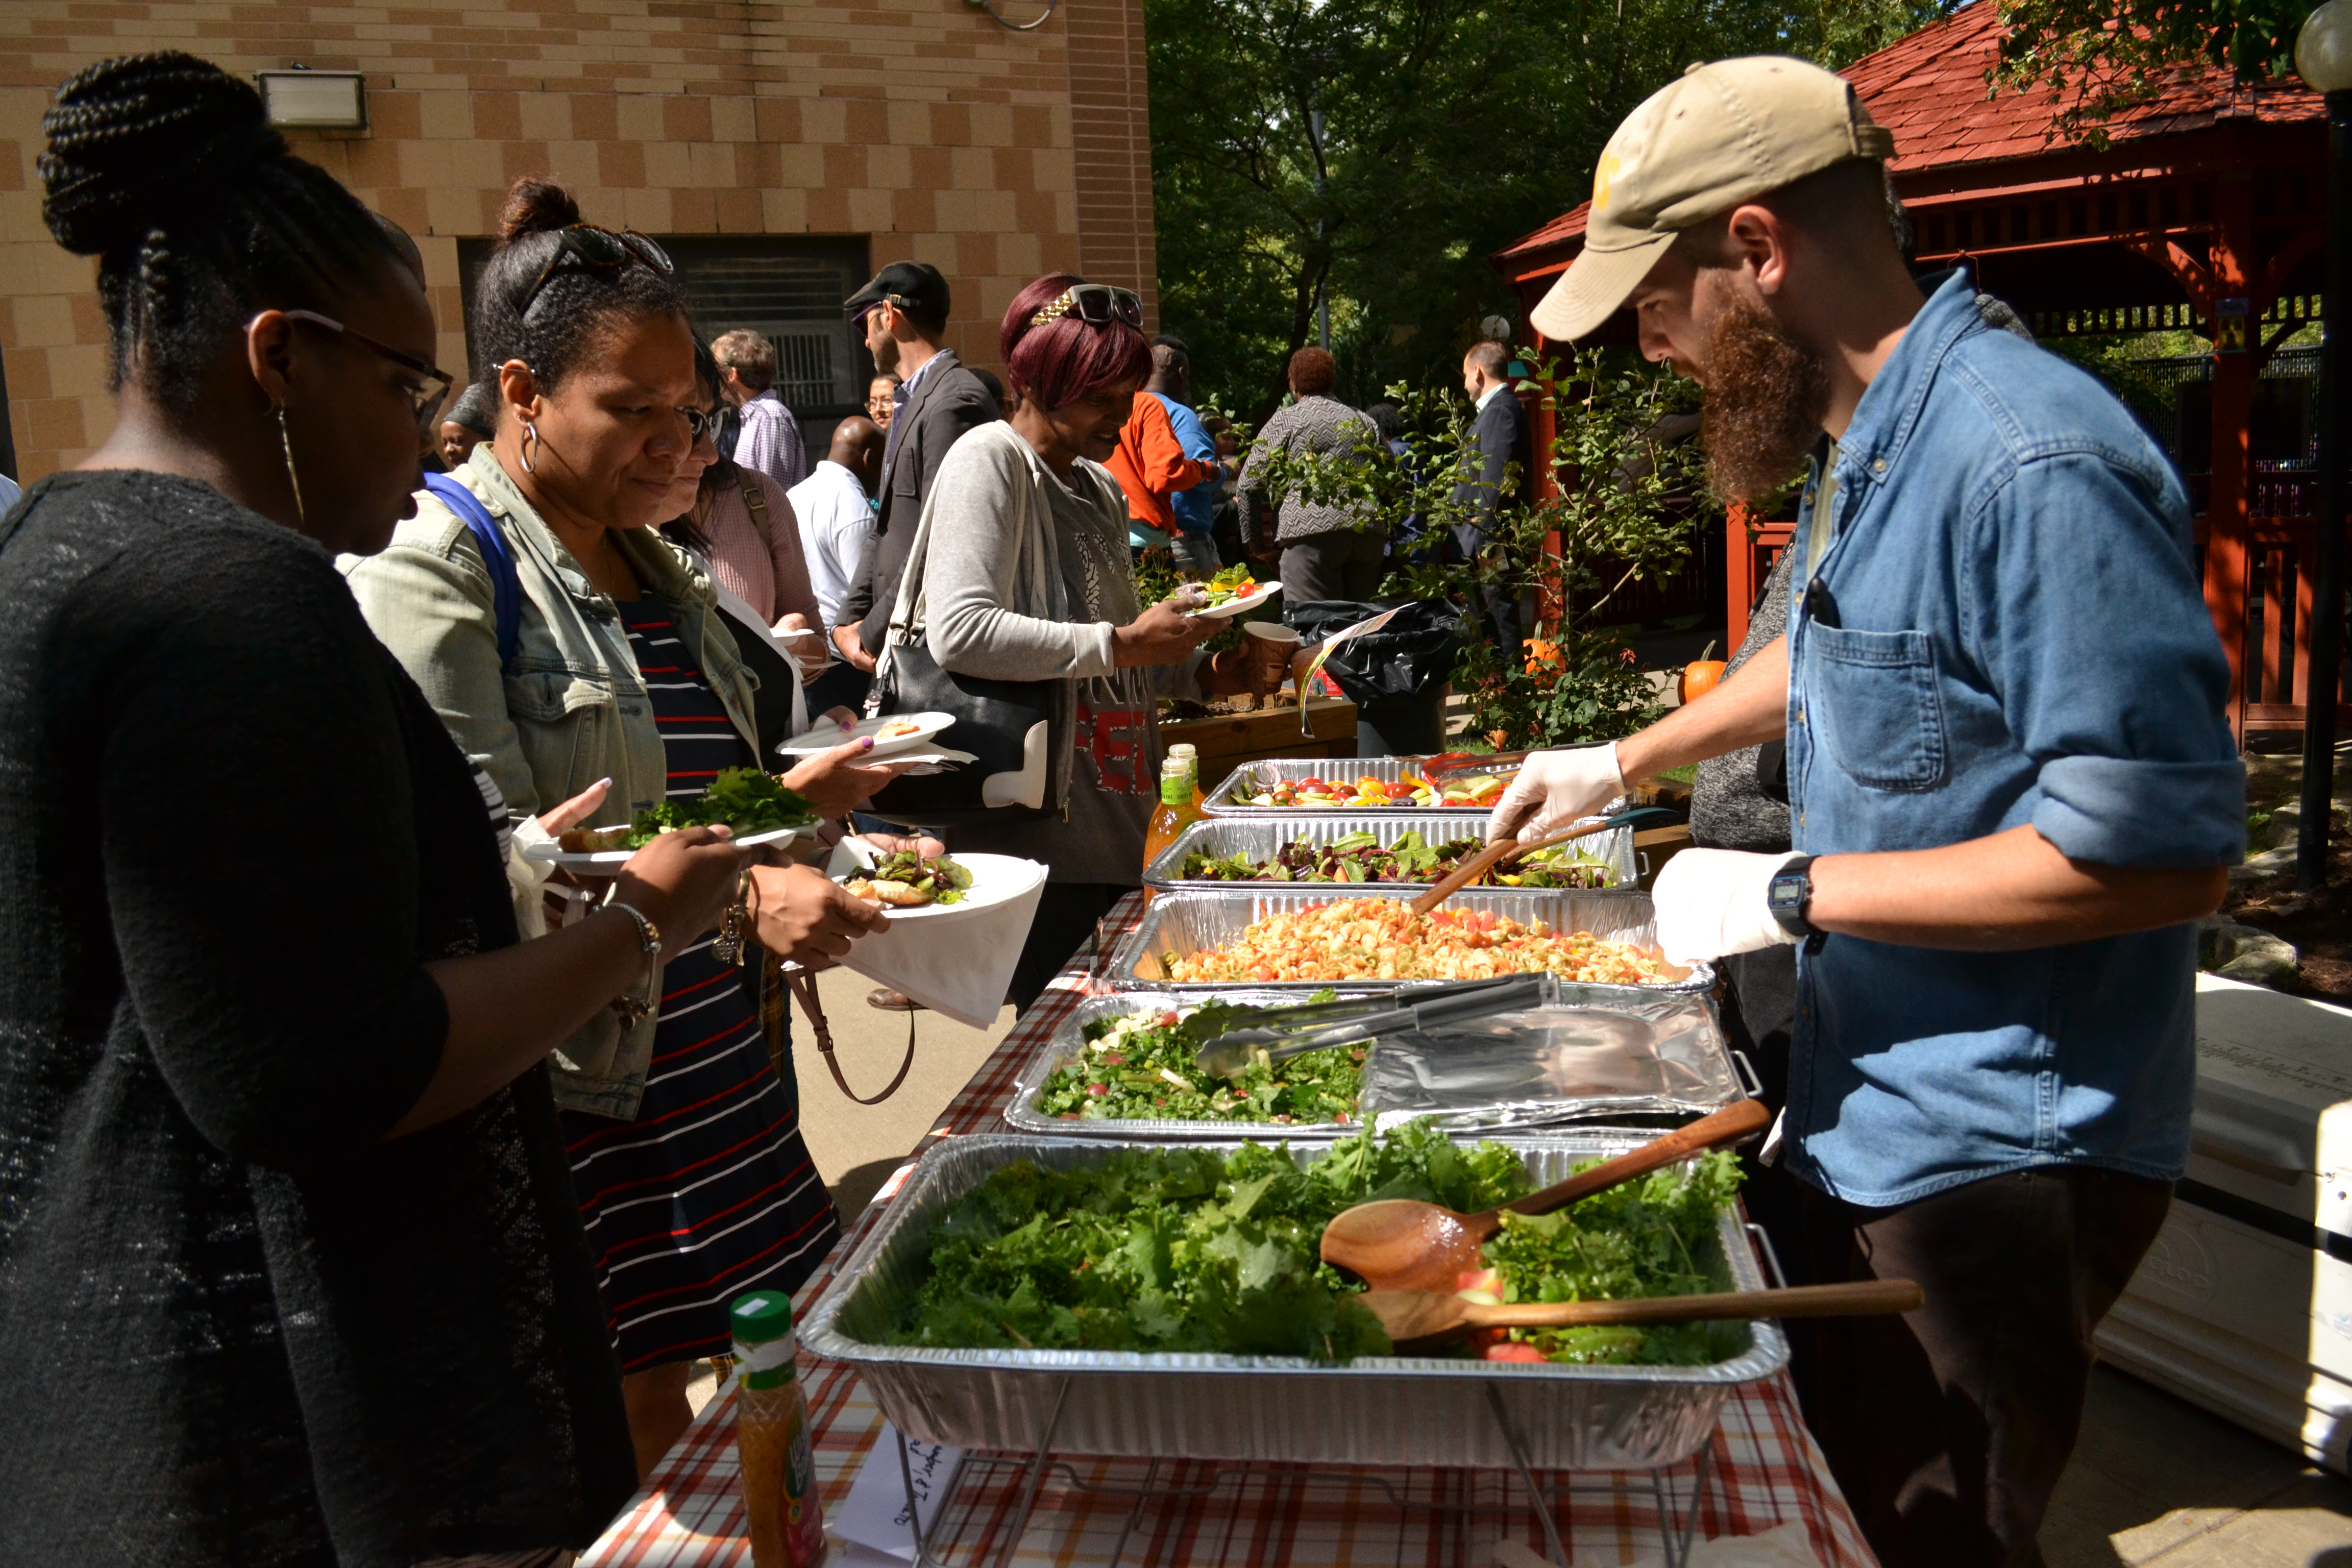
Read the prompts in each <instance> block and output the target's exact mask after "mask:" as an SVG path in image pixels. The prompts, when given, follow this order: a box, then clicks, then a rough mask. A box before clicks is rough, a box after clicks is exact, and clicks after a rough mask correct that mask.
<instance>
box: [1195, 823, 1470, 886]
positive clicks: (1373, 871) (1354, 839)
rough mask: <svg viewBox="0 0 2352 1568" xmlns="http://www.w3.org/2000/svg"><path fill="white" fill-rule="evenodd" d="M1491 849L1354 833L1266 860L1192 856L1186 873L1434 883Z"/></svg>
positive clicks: (1202, 878)
mask: <svg viewBox="0 0 2352 1568" xmlns="http://www.w3.org/2000/svg"><path fill="white" fill-rule="evenodd" d="M1485 847H1486V840H1485V839H1483V838H1449V839H1446V840H1445V841H1444V842H1443V843H1439V844H1432V843H1430V842H1429V841H1428V840H1427V839H1426V838H1424V837H1422V834H1421V830H1420V829H1419V828H1417V827H1416V828H1408V829H1407V830H1406V831H1405V834H1404V836H1403V837H1401V838H1399V839H1398V840H1397V841H1396V842H1395V843H1394V844H1391V845H1388V846H1386V847H1383V846H1382V845H1381V841H1380V840H1379V838H1377V837H1374V836H1373V835H1371V834H1370V833H1350V834H1348V835H1346V836H1344V837H1339V838H1335V839H1333V840H1332V841H1331V842H1330V843H1328V844H1317V843H1314V842H1312V841H1311V840H1308V839H1305V838H1294V839H1292V840H1291V841H1290V842H1289V843H1287V844H1285V845H1283V846H1282V847H1280V848H1278V849H1276V851H1275V852H1274V853H1273V854H1272V855H1270V856H1266V857H1265V858H1260V857H1258V856H1256V855H1253V854H1251V853H1250V852H1249V851H1248V850H1246V849H1238V850H1235V851H1234V853H1233V854H1231V855H1202V854H1197V853H1196V854H1192V855H1187V856H1186V857H1184V869H1183V873H1182V874H1183V878H1184V879H1185V880H1186V881H1194V882H1434V881H1436V880H1437V879H1439V878H1441V877H1443V876H1444V875H1445V874H1446V873H1447V872H1448V871H1451V870H1453V869H1454V868H1455V867H1456V866H1459V865H1460V864H1462V862H1463V861H1464V860H1465V859H1467V858H1470V857H1471V856H1473V855H1475V854H1476V853H1478V851H1479V850H1481V849H1484V848H1485Z"/></svg>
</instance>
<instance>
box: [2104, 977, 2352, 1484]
mask: <svg viewBox="0 0 2352 1568" xmlns="http://www.w3.org/2000/svg"><path fill="white" fill-rule="evenodd" d="M2098 1347H2099V1353H2100V1356H2101V1357H2102V1359H2104V1360H2105V1361H2107V1362H2108V1363H2112V1364H2113V1365H2116V1366H2119V1367H2122V1368H2123V1369H2125V1370H2126V1371H2127V1372H2129V1373H2133V1374H2134V1375H2135V1376H2138V1377H2142V1378H2145V1379H2147V1381H2148V1382H2150V1383H2153V1384H2157V1385H2158V1386H2159V1387H2162V1388H2168V1389H2170V1390H2171V1391H2172V1392H2173V1393H2175V1394H2179V1395H2180V1396H2181V1397H2182V1398H2183V1399H2186V1400H2188V1401H2189V1402H2190V1403H2191V1404H2193V1405H2200V1406H2202V1407H2203V1408H2205V1409H2207V1410H2210V1411H2212V1412H2213V1413H2214V1414H2215V1415H2222V1416H2226V1417H2227V1418H2229V1419H2230V1420H2231V1421H2234V1422H2236V1423H2238V1424H2239V1425H2240V1426H2244V1427H2245V1428H2247V1429H2248V1430H2249V1431H2252V1432H2258V1433H2260V1434H2261V1435H2262V1436H2265V1437H2268V1438H2271V1439H2272V1440H2273V1441H2274V1442H2278V1443H2282V1444H2284V1445H2285V1446H2286V1447H2290V1448H2296V1449H2300V1450H2301V1451H2302V1452H2303V1453H2305V1454H2306V1455H2308V1456H2309V1457H2310V1458H2312V1459H2314V1460H2315V1461H2316V1462H2318V1463H2320V1464H2322V1465H2325V1466H2326V1467H2327V1468H2329V1469H2332V1470H2336V1471H2338V1472H2340V1473H2352V1464H2347V1445H2352V1011H2347V1009H2345V1008H2342V1007H2333V1006H2329V1005H2326V1004H2325V1003H2320V1002H2311V1001H2306V1000H2305V999H2304V998H2302V997H2297V996H2284V995H2281V994H2279V993H2277V992H2275V991H2267V990H2264V989H2263V988H2262V987H2260V986H2257V985H2245V984H2239V983H2238V982H2236V981H2234V980H2223V979H2220V978H2218V977H2217V976H2214V975H2210V974H2200V975H2199V976H2198V977H2197V1112H2196V1120H2195V1124H2194V1134H2193V1138H2192V1142H2191V1144H2190V1152H2189V1173H2188V1176H2187V1178H2186V1179H2185V1180H2183V1181H2182V1182H2181V1184H2180V1188H2179V1193H2178V1194H2177V1195H2176V1196H2175V1197H2174V1199H2173V1204H2172V1211H2171V1213H2170V1215H2168V1217H2167V1218H2166V1220H2165V1222H2164V1229H2163V1230H2162V1232H2160V1233H2159V1234H2158V1237H2157V1240H2156V1245H2155V1246H2154V1247H2151V1248H2149V1250H2148V1255H2147V1258H2146V1260H2145V1261H2143V1262H2142V1263H2141V1264H2140V1267H2139V1272H2138V1273H2137V1274H2136V1275H2134V1276H2133V1277H2132V1282H2131V1285H2130V1286H2129V1288H2128V1289H2126V1290H2125V1292H2124V1295H2123V1299H2122V1300H2120V1301H2118V1302H2117V1303H2116V1310H2114V1312H2112V1313H2111V1314H2109V1316H2108V1318H2107V1320H2106V1321H2105V1322H2104V1323H2102V1324H2101V1325H2100V1327H2099V1331H2098Z"/></svg>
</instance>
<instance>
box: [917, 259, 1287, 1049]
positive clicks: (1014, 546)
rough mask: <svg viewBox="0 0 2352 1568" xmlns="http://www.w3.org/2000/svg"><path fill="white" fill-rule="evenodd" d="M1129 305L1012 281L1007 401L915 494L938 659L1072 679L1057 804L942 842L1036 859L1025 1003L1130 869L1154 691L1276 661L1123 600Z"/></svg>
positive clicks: (1140, 339) (1098, 294) (1242, 677)
mask: <svg viewBox="0 0 2352 1568" xmlns="http://www.w3.org/2000/svg"><path fill="white" fill-rule="evenodd" d="M1142 322H1143V310H1142V304H1141V301H1139V300H1138V299H1137V298H1136V296H1135V295H1133V294H1131V293H1129V291H1128V290H1126V289H1114V288H1111V287H1109V286H1108V285H1107V284H1100V283H1087V282H1086V281H1084V280H1083V279H1077V278H1073V277H1071V276H1069V275H1068V274H1066V273H1052V274H1049V275H1048V276H1046V277H1044V278H1040V279H1037V280H1036V281H1035V282H1034V283H1032V284H1030V285H1029V286H1028V287H1027V288H1025V289H1022V290H1021V292H1020V293H1019V294H1018V295H1017V296H1015V297H1014V299H1013V305H1012V308H1011V309H1010V310H1007V311H1006V312H1005V313H1004V326H1003V332H1002V333H1001V335H1000V337H999V339H998V342H999V346H1000V347H1001V349H1002V350H1003V355H1004V364H1005V369H1006V371H1007V373H1008V375H1009V378H1010V379H1011V381H1012V383H1013V392H1014V394H1015V395H1017V397H1018V402H1017V403H1016V404H1015V405H1014V406H1013V410H1012V414H1011V416H1010V417H1009V418H1008V419H1007V420H1006V421H1005V422H1003V423H1001V424H994V425H983V426H980V427H979V428H977V429H975V430H972V431H971V432H969V433H967V434H966V435H965V436H964V437H962V438H961V440H959V441H957V443H956V444H955V447H953V449H951V450H950V452H949V453H948V456H947V459H946V461H945V462H943V463H942V464H941V465H940V473H939V478H938V479H937V480H936V481H935V482H934V483H933V484H932V486H931V492H930V499H929V501H928V502H927V503H926V505H925V508H924V526H925V528H926V530H927V531H928V534H929V543H928V546H927V548H926V551H925V553H924V557H923V560H922V562H921V563H920V564H919V568H918V567H917V566H915V565H913V564H910V566H909V569H908V577H907V581H908V584H918V583H919V587H920V591H921V594H922V596H923V601H924V605H925V609H924V621H925V637H926V638H927V641H928V643H929V648H930V652H931V656H932V657H933V658H936V659H937V660H938V661H939V663H940V668H943V669H946V670H949V671H951V672H953V673H955V674H959V675H970V676H976V677H980V678H982V679H993V680H1063V681H1067V682H1069V683H1070V688H1071V691H1070V698H1071V700H1070V702H1069V703H1068V705H1067V711H1069V712H1071V713H1072V714H1073V715H1074V719H1073V721H1072V723H1071V724H1070V725H1069V727H1068V728H1067V730H1066V731H1065V733H1066V737H1067V739H1066V742H1065V743H1066V744H1067V745H1069V747H1070V753H1069V754H1068V755H1067V756H1066V757H1063V758H1055V759H1054V769H1053V776H1054V778H1055V780H1056V781H1058V783H1059V789H1058V794H1059V795H1060V799H1059V800H1058V801H1056V800H1054V799H1050V798H1049V800H1048V803H1047V804H1048V805H1049V806H1060V807H1064V808H1066V809H1057V810H1055V811H1054V812H1053V814H1052V815H1051V816H1045V817H1033V818H1030V819H1028V820H1025V821H1022V822H1018V823H1008V824H1006V825H1004V826H993V825H990V826H981V827H972V828H966V829H959V830H958V831H957V833H956V835H955V844H954V847H955V848H957V849H960V850H971V851H982V852H990V853H995V854H1003V855H1021V856H1025V857H1027V858H1031V859H1034V860H1040V861H1043V862H1045V865H1046V867H1047V879H1046V884H1045V898H1044V900H1042V901H1041V902H1040V903H1039V904H1038V906H1037V917H1036V920H1035V921H1034V923H1033V924H1032V925H1031V926H1030V928H1029V940H1028V943H1027V945H1026V946H1024V948H1023V950H1022V953H1021V962H1020V963H1019V965H1018V966H1017V967H1016V968H1015V969H1014V971H1013V982H1012V985H1011V986H1010V988H1009V989H1010V1000H1011V1001H1012V1003H1013V1005H1014V1006H1016V1007H1018V1008H1021V1009H1024V1010H1026V1009H1027V1007H1028V1005H1029V1004H1030V1003H1032V1002H1034V1001H1035V1000H1036V999H1037V996H1038V994H1039V993H1041V992H1042V991H1044V990H1045V983H1046V982H1047V981H1049V980H1051V979H1052V978H1053V976H1054V973H1055V971H1056V970H1057V969H1059V968H1060V967H1061V966H1062V964H1063V963H1064V962H1065V961H1066V960H1067V959H1068V958H1069V956H1070V954H1071V953H1073V952H1076V951H1077V949H1078V947H1079V946H1080V944H1082V943H1083V942H1085V941H1086V940H1087V935H1088V934H1089V933H1090V932H1091V931H1093V930H1094V925H1095V922H1096V921H1097V920H1099V919H1100V918H1101V917H1102V915H1103V914H1104V912H1105V911H1107V910H1108V909H1109V908H1110V906H1111V905H1112V904H1113V903H1114V902H1116V901H1117V900H1118V897H1119V895H1120V894H1122V893H1124V892H1126V891H1127V890H1128V889H1131V888H1135V887H1139V886H1140V885H1141V883H1142V880H1143V877H1142V872H1143V832H1144V825H1145V823H1146V822H1147V820H1148V819H1149V818H1150V814H1151V807H1152V805H1153V802H1154V799H1155V795H1156V790H1155V787H1154V786H1155V784H1156V781H1157V779H1158V776H1159V764H1160V748H1159V741H1158V734H1157V731H1156V730H1155V727H1154V725H1153V722H1152V712H1153V707H1154V704H1155V703H1156V701H1157V700H1158V699H1160V698H1161V697H1171V696H1196V695H1199V696H1208V695H1223V694H1227V693H1232V692H1238V691H1244V690H1257V691H1271V690H1273V689H1275V686H1276V684H1278V682H1279V679H1280V674H1279V672H1278V671H1275V672H1272V674H1271V678H1269V674H1268V672H1266V671H1265V670H1264V669H1263V668H1261V667H1260V665H1259V664H1258V662H1257V661H1255V660H1254V659H1252V658H1250V657H1249V655H1248V654H1246V653H1244V651H1243V650H1240V649H1234V650H1233V651H1231V652H1228V653H1223V654H1220V655H1218V656H1217V657H1216V658H1209V657H1208V656H1206V655H1205V654H1202V652H1201V651H1200V645H1201V642H1202V639H1203V638H1204V637H1207V636H1208V635H1209V633H1210V632H1211V631H1213V630H1214V629H1215V626H1214V623H1213V622H1202V621H1198V620H1194V619H1193V618H1192V617H1191V616H1187V615H1186V614H1185V613H1184V609H1185V605H1184V604H1183V603H1182V602H1171V603H1168V604H1160V605H1151V606H1150V608H1148V609H1147V608H1146V607H1144V605H1141V604H1140V603H1139V601H1138V598H1137V595H1136V590H1135V574H1134V569H1133V567H1132V565H1131V564H1130V563H1129V555H1128V548H1127V498H1126V496H1125V495H1124V494H1123V493H1122V492H1121V491H1120V489H1119V488H1118V480H1116V479H1113V478H1111V476H1110V473H1109V470H1108V469H1106V468H1103V467H1102V462H1103V459H1104V458H1108V457H1109V456H1110V455H1111V453H1112V452H1113V451H1114V450H1116V449H1117V447H1118V435H1119V431H1120V429H1121V427H1122V426H1125V425H1126V423H1127V417H1128V413H1129V408H1130V407H1131V406H1132V405H1133V404H1134V402H1135V395H1136V393H1137V391H1138V390H1139V389H1140V388H1141V387H1142V385H1143V382H1144V378H1145V377H1146V376H1148V375H1150V374H1151V346H1150V342H1148V341H1147V340H1146V339H1145V338H1144V335H1143V331H1142ZM903 592H904V591H902V596H903ZM892 618H893V621H894V623H896V622H901V621H903V620H904V618H905V616H904V615H903V614H902V615H898V616H893V617H892ZM1267 646H1269V647H1272V646H1274V645H1271V644H1269V645H1267Z"/></svg>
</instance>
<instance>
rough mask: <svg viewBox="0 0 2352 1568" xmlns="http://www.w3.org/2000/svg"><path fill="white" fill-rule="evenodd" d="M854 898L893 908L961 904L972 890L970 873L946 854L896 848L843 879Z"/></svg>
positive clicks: (845, 886) (844, 885) (844, 884)
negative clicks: (930, 853)
mask: <svg viewBox="0 0 2352 1568" xmlns="http://www.w3.org/2000/svg"><path fill="white" fill-rule="evenodd" d="M842 886H843V887H844V888H845V889H847V890H848V892H849V894H850V896H851V897H853V898H859V899H864V900H866V902H867V903H869V904H887V905H889V906H890V907H892V908H893V909H920V908H921V907H922V906H923V905H925V904H960V903H961V902H963V896H964V894H965V893H967V892H969V891H970V890H971V871H969V870H967V869H966V868H964V867H962V866H960V865H958V864H957V863H956V862H955V861H953V860H950V859H949V858H947V857H946V856H944V855H919V854H917V853H916V852H915V851H914V850H912V849H894V850H892V851H891V852H890V853H889V854H887V855H885V856H883V857H882V858H880V859H878V860H877V861H875V862H874V864H873V866H872V867H871V868H868V869H866V870H863V871H857V872H853V873H851V874H850V875H849V876H847V877H845V878H844V879H843V880H842Z"/></svg>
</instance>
